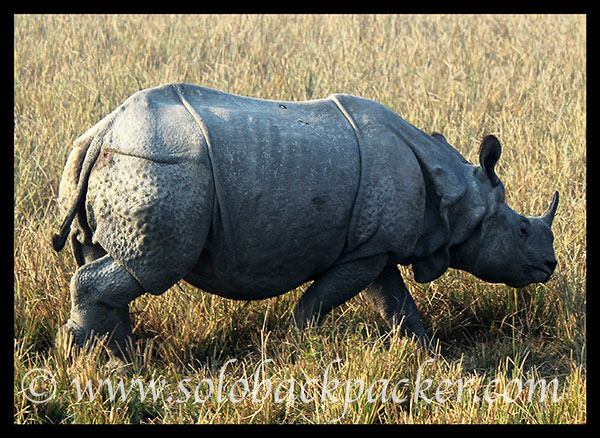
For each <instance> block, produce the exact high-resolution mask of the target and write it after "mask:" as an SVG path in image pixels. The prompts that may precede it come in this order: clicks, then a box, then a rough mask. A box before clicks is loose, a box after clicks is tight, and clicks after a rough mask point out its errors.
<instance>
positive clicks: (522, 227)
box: [519, 220, 529, 239]
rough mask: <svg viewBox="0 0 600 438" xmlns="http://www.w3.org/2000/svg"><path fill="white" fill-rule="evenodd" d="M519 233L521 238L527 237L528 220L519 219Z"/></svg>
mask: <svg viewBox="0 0 600 438" xmlns="http://www.w3.org/2000/svg"><path fill="white" fill-rule="evenodd" d="M519 234H520V235H521V237H522V238H523V239H525V238H527V236H528V235H529V221H527V220H524V221H521V224H520V225H519Z"/></svg>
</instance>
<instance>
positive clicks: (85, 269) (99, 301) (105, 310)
mask: <svg viewBox="0 0 600 438" xmlns="http://www.w3.org/2000/svg"><path fill="white" fill-rule="evenodd" d="M143 293H144V290H143V289H142V287H141V286H140V284H139V283H138V282H137V280H135V278H133V277H132V276H131V274H129V272H127V271H126V270H125V268H123V266H121V265H120V264H119V263H118V262H116V261H115V260H114V259H113V258H112V257H110V256H109V255H105V256H103V257H101V258H99V259H97V260H95V261H93V262H91V263H87V264H85V265H83V266H81V267H80V268H79V269H77V271H76V272H75V274H74V275H73V278H72V279H71V317H70V318H69V320H68V321H67V323H66V324H65V326H63V328H62V330H66V331H69V332H71V333H72V334H73V335H74V340H75V343H76V344H77V345H79V346H82V345H83V343H84V341H85V340H86V339H87V338H89V337H91V336H94V335H99V336H102V335H104V334H107V333H108V334H110V335H111V338H110V344H109V347H110V349H111V350H112V351H113V352H114V353H118V352H119V348H122V347H124V341H125V340H126V339H127V337H128V336H130V335H131V322H130V320H129V303H130V302H131V301H132V300H133V299H135V298H137V297H138V296H140V295H141V294H143Z"/></svg>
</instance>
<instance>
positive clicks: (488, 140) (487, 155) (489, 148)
mask: <svg viewBox="0 0 600 438" xmlns="http://www.w3.org/2000/svg"><path fill="white" fill-rule="evenodd" d="M501 151H502V146H500V142H499V141H498V139H497V138H496V137H494V136H493V135H486V136H485V137H484V138H483V140H482V142H481V145H480V146H479V164H481V167H482V168H483V169H484V170H485V173H486V174H487V176H488V178H489V179H490V182H491V183H492V186H497V185H498V184H500V180H499V179H498V176H496V172H494V166H496V163H497V162H498V159H499V158H500V152H501Z"/></svg>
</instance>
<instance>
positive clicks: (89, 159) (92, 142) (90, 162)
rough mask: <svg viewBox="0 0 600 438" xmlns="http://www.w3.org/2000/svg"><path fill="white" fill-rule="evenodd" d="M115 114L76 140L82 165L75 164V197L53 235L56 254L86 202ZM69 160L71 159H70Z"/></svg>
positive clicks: (75, 146)
mask: <svg viewBox="0 0 600 438" xmlns="http://www.w3.org/2000/svg"><path fill="white" fill-rule="evenodd" d="M115 113H116V111H114V112H113V113H111V114H110V115H108V116H107V117H106V118H105V119H103V120H102V121H100V122H99V123H98V124H97V125H96V126H94V127H93V128H91V129H90V130H89V131H88V132H86V133H85V134H83V135H82V136H81V137H79V138H78V139H77V140H75V143H74V148H73V149H74V150H75V148H80V149H82V152H81V153H80V154H78V156H76V157H74V159H75V160H79V161H80V163H74V164H75V165H76V167H78V168H79V169H80V171H79V175H78V178H77V188H76V190H75V196H73V198H72V199H71V200H70V203H69V204H68V205H69V207H68V210H67V211H66V215H65V218H64V220H63V222H62V225H61V226H60V230H59V232H58V233H54V234H53V235H52V247H53V248H54V250H55V251H56V252H59V251H60V250H62V249H63V248H64V246H65V243H66V241H67V238H68V237H69V233H70V231H71V224H72V223H73V220H74V219H75V216H76V214H77V212H78V211H79V208H80V206H81V204H82V203H83V202H84V200H85V195H86V193H87V185H88V180H89V177H90V173H91V171H92V167H93V166H94V163H95V162H96V160H97V159H98V156H99V155H100V150H101V148H102V145H103V144H104V138H105V136H106V133H107V132H108V130H109V129H110V128H111V127H112V121H113V120H114V115H115ZM69 159H71V157H69ZM63 178H64V175H63ZM67 202H69V201H67Z"/></svg>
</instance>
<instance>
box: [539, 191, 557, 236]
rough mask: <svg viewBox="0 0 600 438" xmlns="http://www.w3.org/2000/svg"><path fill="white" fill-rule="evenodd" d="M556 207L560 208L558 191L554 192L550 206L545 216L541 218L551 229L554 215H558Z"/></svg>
mask: <svg viewBox="0 0 600 438" xmlns="http://www.w3.org/2000/svg"><path fill="white" fill-rule="evenodd" d="M556 207H558V191H555V192H554V196H553V197H552V202H551V203H550V206H549V207H548V208H547V209H546V211H545V212H544V214H543V215H542V216H540V219H541V220H542V221H544V222H545V223H546V224H548V226H549V227H550V226H552V220H553V219H554V214H555V213H556Z"/></svg>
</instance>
